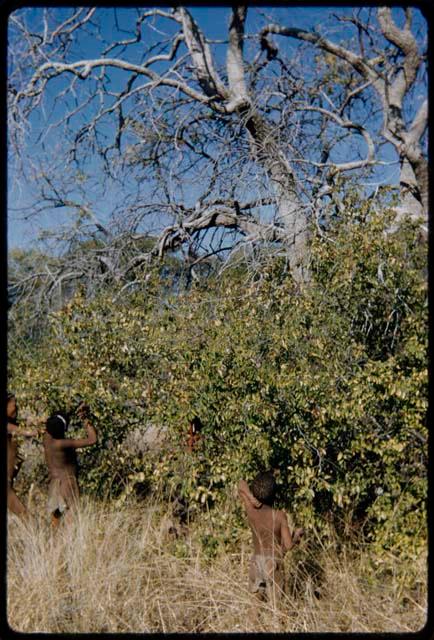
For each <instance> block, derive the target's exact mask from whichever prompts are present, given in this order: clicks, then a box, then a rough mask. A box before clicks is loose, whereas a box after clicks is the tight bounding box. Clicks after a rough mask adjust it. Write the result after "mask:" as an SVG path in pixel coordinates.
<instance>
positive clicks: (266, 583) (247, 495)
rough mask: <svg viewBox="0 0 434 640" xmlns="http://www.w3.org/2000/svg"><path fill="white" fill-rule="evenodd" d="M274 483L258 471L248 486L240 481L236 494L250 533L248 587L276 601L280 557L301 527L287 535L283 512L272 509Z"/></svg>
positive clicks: (279, 592) (295, 540) (280, 590)
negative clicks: (251, 553) (251, 541)
mask: <svg viewBox="0 0 434 640" xmlns="http://www.w3.org/2000/svg"><path fill="white" fill-rule="evenodd" d="M275 491H276V483H275V480H274V475H273V472H272V471H267V472H265V473H260V474H258V475H257V476H256V478H255V479H254V480H253V482H252V483H251V485H250V488H249V486H248V484H247V482H246V481H245V480H241V481H240V483H239V485H238V495H239V497H240V499H241V501H242V503H243V505H244V508H245V510H246V514H247V519H248V522H249V525H250V528H251V530H252V533H253V555H252V557H251V558H250V566H249V590H250V591H251V592H252V593H256V594H257V595H258V596H259V597H260V598H263V597H264V596H266V597H267V599H268V601H269V602H272V603H274V604H276V603H277V602H278V601H279V598H280V596H281V595H282V593H283V590H284V575H283V558H284V556H285V554H286V552H287V551H289V550H290V549H292V547H293V546H294V545H295V544H297V543H298V542H300V539H301V537H302V535H303V529H296V530H295V531H294V533H293V534H291V532H290V530H289V526H288V519H287V516H286V514H285V513H284V512H283V511H277V510H276V509H273V508H272V505H273V501H274V496H275Z"/></svg>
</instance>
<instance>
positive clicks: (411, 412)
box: [9, 199, 427, 558]
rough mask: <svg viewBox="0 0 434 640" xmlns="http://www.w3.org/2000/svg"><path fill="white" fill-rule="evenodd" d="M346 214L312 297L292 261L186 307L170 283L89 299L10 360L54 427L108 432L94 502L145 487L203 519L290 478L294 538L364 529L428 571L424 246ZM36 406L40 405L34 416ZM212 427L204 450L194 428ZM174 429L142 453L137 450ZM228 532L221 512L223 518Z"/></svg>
mask: <svg viewBox="0 0 434 640" xmlns="http://www.w3.org/2000/svg"><path fill="white" fill-rule="evenodd" d="M358 202H359V201H357V200H356V199H353V200H352V201H349V202H346V203H345V204H346V206H347V208H348V211H350V212H351V215H350V214H349V215H348V218H347V219H345V218H344V219H341V220H340V221H339V222H336V223H335V224H334V226H333V227H332V228H331V229H330V230H329V231H328V232H327V234H322V233H318V235H317V236H316V237H315V238H314V240H313V244H312V263H311V274H312V278H311V282H310V283H309V285H308V286H306V287H304V288H303V289H302V290H300V289H299V288H298V287H297V286H296V285H295V284H294V282H293V280H292V279H291V277H290V275H289V274H288V271H287V266H286V262H285V260H284V258H279V257H277V258H276V257H274V258H272V257H270V258H268V259H267V258H264V259H263V267H262V268H261V270H260V272H259V274H258V275H256V276H255V277H249V274H248V273H243V272H242V271H240V270H238V271H231V270H229V269H228V270H227V271H226V272H225V275H223V276H221V277H220V278H218V279H216V278H214V279H209V280H208V281H207V282H206V283H205V284H203V283H202V284H199V285H197V286H194V287H193V288H191V289H190V290H188V291H182V292H179V291H175V290H174V288H173V287H170V283H168V282H167V280H164V279H163V278H162V277H161V276H158V275H157V274H156V273H155V274H153V275H152V276H151V277H148V279H147V281H146V288H143V289H141V290H139V291H136V292H135V293H133V294H130V295H129V296H128V297H123V298H117V300H116V301H113V298H112V297H111V296H110V295H108V294H106V295H104V296H99V297H98V298H96V299H94V300H86V298H85V295H84V294H80V295H77V296H76V297H75V298H74V299H73V300H72V301H71V302H70V303H69V304H68V305H66V306H65V307H64V308H63V309H62V310H60V311H58V312H56V313H53V314H51V316H50V331H49V335H48V338H47V339H45V340H44V341H41V342H40V344H39V345H38V347H37V348H36V349H34V350H32V351H29V352H27V351H24V350H23V349H21V348H20V349H18V348H15V347H14V348H12V349H11V354H10V363H9V364H10V378H11V382H10V386H11V387H13V388H14V389H15V391H16V393H17V395H18V398H19V400H20V402H21V403H22V404H23V406H32V407H35V406H37V407H38V408H39V410H40V411H42V410H44V411H45V410H52V409H54V408H58V407H59V406H70V405H72V403H73V402H76V401H77V399H78V398H79V397H82V398H84V399H85V400H86V401H87V402H88V403H89V404H90V406H91V409H92V416H93V420H94V422H95V424H96V426H97V428H98V430H99V433H100V436H101V437H100V441H99V443H98V445H97V447H95V448H92V449H90V450H87V451H83V453H82V454H81V465H82V483H83V484H84V486H85V487H86V489H87V490H88V491H90V492H93V493H96V494H99V495H101V494H104V495H106V494H111V495H115V496H122V495H123V496H125V495H127V493H128V492H130V491H132V490H134V487H136V488H140V487H142V488H143V486H145V487H149V486H150V487H153V488H154V489H158V490H160V491H161V490H162V491H164V492H165V495H166V496H167V497H170V496H174V495H177V496H180V497H181V498H183V499H184V500H185V501H186V502H187V503H188V504H190V506H191V507H192V508H193V507H194V505H196V509H207V510H209V509H211V513H213V511H212V507H213V506H215V505H218V504H220V505H221V504H223V503H225V502H227V500H228V499H231V500H233V486H234V485H235V484H236V482H237V481H238V480H239V479H240V478H241V477H245V478H247V479H250V478H252V477H253V476H254V475H255V474H256V473H257V471H258V470H259V469H265V468H267V467H270V466H271V467H274V468H276V469H278V471H279V473H278V488H279V492H278V499H279V504H280V505H281V506H282V507H285V508H289V509H290V510H291V511H292V512H293V513H295V514H296V520H297V522H300V523H302V524H304V525H305V526H308V525H309V524H315V526H317V527H322V529H323V530H324V532H326V531H327V530H328V527H329V525H330V522H333V523H334V524H335V526H336V527H337V528H338V529H339V527H343V529H342V530H343V531H346V532H348V531H349V530H351V528H352V529H353V530H356V529H357V530H361V531H362V532H363V533H364V534H365V535H366V536H367V537H368V539H369V540H371V542H372V544H373V545H375V547H376V548H377V550H379V551H381V552H392V553H398V554H401V555H407V556H409V557H410V558H412V557H415V556H416V555H417V553H418V551H419V550H420V548H421V547H422V546H424V545H425V544H426V538H425V535H426V532H425V500H426V437H427V428H426V422H425V414H426V407H427V355H426V348H427V288H426V274H425V270H426V246H425V245H423V244H421V243H419V242H418V241H417V232H416V227H415V226H414V225H412V224H411V223H408V224H406V225H404V226H403V228H402V229H401V230H400V232H399V233H394V234H388V233H385V230H386V229H387V227H388V225H389V224H390V214H389V213H388V212H387V211H386V212H384V211H383V212H381V213H376V212H375V211H372V210H370V209H369V207H368V205H367V204H366V203H362V204H358ZM38 403H39V404H38ZM194 415H197V416H199V417H200V418H201V420H202V422H203V424H204V437H203V441H202V444H201V447H200V449H199V450H198V452H195V453H193V454H191V453H189V452H188V451H187V450H186V448H185V440H186V438H187V428H188V421H189V419H190V418H191V417H193V416H194ZM149 425H157V426H158V427H161V428H162V429H163V431H164V434H165V442H164V446H163V447H162V448H160V449H159V450H153V451H150V452H147V450H146V449H145V450H144V451H142V453H141V454H140V455H137V453H132V452H131V451H129V450H128V449H127V448H126V446H124V445H125V443H124V440H125V436H126V435H127V434H128V433H131V431H132V430H138V431H139V432H140V431H143V432H145V431H146V428H147V427H148V426H149ZM214 513H215V518H216V519H218V517H219V515H218V510H215V512H214Z"/></svg>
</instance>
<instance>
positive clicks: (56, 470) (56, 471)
mask: <svg viewBox="0 0 434 640" xmlns="http://www.w3.org/2000/svg"><path fill="white" fill-rule="evenodd" d="M62 442H63V441H62V440H56V439H55V438H53V437H52V436H51V435H50V434H49V433H44V452H45V461H46V463H47V467H48V471H49V474H50V478H51V479H54V478H62V477H64V476H76V475H77V454H76V451H75V449H74V448H71V447H64V446H61V443H62Z"/></svg>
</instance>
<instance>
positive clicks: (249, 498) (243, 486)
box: [238, 480, 262, 509]
mask: <svg viewBox="0 0 434 640" xmlns="http://www.w3.org/2000/svg"><path fill="white" fill-rule="evenodd" d="M238 495H239V497H240V498H241V501H242V502H243V503H244V505H245V506H246V507H255V509H260V508H261V507H262V502H259V500H257V499H256V498H255V496H254V495H253V493H252V492H251V491H250V489H249V485H248V484H247V482H246V481H245V480H240V481H239V483H238Z"/></svg>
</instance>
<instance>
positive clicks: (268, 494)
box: [250, 471, 276, 507]
mask: <svg viewBox="0 0 434 640" xmlns="http://www.w3.org/2000/svg"><path fill="white" fill-rule="evenodd" d="M250 490H251V492H252V493H253V495H254V496H255V498H256V499H257V500H259V502H262V503H263V504H266V505H268V506H269V507H272V506H273V502H274V498H275V494H276V481H275V480H274V474H273V472H272V471H265V472H262V473H258V475H257V476H256V478H255V479H254V480H253V482H252V483H251V485H250Z"/></svg>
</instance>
